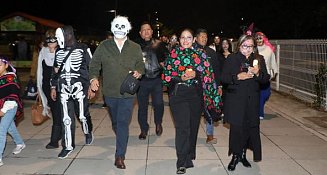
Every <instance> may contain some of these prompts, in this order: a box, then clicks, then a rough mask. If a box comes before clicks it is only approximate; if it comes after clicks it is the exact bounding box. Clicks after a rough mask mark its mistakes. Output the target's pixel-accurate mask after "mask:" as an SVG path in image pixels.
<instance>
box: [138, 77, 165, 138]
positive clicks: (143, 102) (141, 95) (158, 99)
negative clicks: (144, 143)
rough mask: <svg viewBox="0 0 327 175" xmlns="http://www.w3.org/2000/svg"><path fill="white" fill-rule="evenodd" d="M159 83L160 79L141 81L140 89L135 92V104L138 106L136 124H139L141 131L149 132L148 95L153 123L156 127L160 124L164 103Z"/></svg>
mask: <svg viewBox="0 0 327 175" xmlns="http://www.w3.org/2000/svg"><path fill="white" fill-rule="evenodd" d="M161 81H162V80H161V79H160V78H154V79H144V80H141V85H140V89H139V91H138V92H137V102H138V105H139V109H138V122H139V124H140V128H141V131H144V132H148V130H149V124H148V105H149V96H150V94H151V98H152V106H153V111H154V123H155V124H156V125H158V124H161V123H162V117H163V113H164V102H163V92H162V82H161Z"/></svg>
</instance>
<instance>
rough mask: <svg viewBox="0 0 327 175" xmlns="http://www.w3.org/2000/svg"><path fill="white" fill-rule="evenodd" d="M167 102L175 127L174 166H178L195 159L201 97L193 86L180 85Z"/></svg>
mask: <svg viewBox="0 0 327 175" xmlns="http://www.w3.org/2000/svg"><path fill="white" fill-rule="evenodd" d="M169 103H170V109H171V112H172V115H173V119H174V123H175V129H176V136H175V147H176V154H177V163H176V166H177V168H179V167H184V166H185V164H187V162H189V161H192V159H195V155H196V142H197V136H198V130H199V124H200V118H201V111H202V107H201V98H200V96H199V95H198V93H197V90H196V88H195V87H193V86H191V87H188V86H180V87H179V88H178V91H177V92H176V93H174V94H173V95H170V97H169Z"/></svg>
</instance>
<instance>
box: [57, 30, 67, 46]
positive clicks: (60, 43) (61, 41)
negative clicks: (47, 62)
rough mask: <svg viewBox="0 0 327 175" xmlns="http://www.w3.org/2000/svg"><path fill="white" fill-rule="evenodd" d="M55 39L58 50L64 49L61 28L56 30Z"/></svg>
mask: <svg viewBox="0 0 327 175" xmlns="http://www.w3.org/2000/svg"><path fill="white" fill-rule="evenodd" d="M56 37H57V41H58V45H59V47H60V48H62V49H63V48H65V37H64V31H63V29H62V28H60V27H59V28H57V30H56Z"/></svg>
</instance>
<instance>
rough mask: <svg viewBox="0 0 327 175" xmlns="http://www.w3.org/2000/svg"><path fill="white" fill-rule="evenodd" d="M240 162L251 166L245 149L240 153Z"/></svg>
mask: <svg viewBox="0 0 327 175" xmlns="http://www.w3.org/2000/svg"><path fill="white" fill-rule="evenodd" d="M241 162H242V164H243V166H244V167H247V168H251V164H250V162H249V161H248V160H247V159H246V151H243V153H242V156H241Z"/></svg>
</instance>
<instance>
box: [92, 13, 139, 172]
mask: <svg viewBox="0 0 327 175" xmlns="http://www.w3.org/2000/svg"><path fill="white" fill-rule="evenodd" d="M131 29H132V26H131V23H130V22H129V21H128V19H127V17H124V16H117V17H115V18H114V19H113V21H112V22H111V31H112V33H113V35H114V38H113V39H107V40H104V41H102V42H101V43H100V45H99V46H98V47H97V49H96V50H95V52H94V55H93V58H92V61H91V63H90V77H89V78H90V81H91V86H90V89H89V92H91V95H90V98H92V97H94V95H95V92H96V91H98V90H99V86H100V84H99V80H98V76H99V71H100V69H102V70H103V84H102V89H103V95H104V97H105V101H106V104H107V105H108V111H109V114H110V117H111V121H112V129H113V131H114V133H115V134H116V153H115V163H114V165H115V166H116V167H117V168H119V169H126V165H125V162H124V161H125V155H126V151H127V143H128V137H129V128H128V125H129V123H130V120H131V117H132V112H133V105H134V101H135V95H131V94H126V93H125V94H121V93H120V86H121V84H122V82H123V81H124V79H125V77H126V74H128V73H129V72H130V71H132V72H133V76H134V77H135V78H138V79H139V78H141V76H142V74H143V72H144V63H143V55H142V50H141V47H140V45H138V44H137V43H135V42H133V41H132V40H130V39H129V38H128V37H127V34H128V33H129V32H130V30H131Z"/></svg>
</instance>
